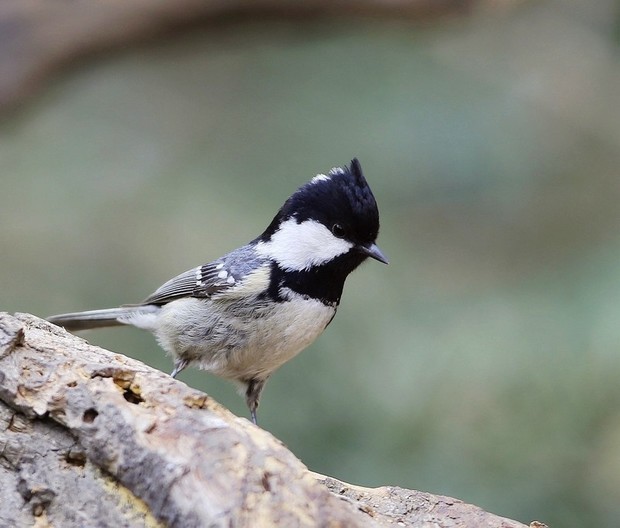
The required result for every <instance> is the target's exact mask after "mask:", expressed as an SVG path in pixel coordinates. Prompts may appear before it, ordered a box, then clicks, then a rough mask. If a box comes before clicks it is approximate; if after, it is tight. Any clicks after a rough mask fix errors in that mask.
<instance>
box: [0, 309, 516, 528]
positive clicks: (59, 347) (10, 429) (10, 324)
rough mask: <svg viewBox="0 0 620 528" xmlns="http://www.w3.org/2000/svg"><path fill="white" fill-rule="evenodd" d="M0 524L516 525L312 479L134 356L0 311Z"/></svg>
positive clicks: (274, 447) (397, 491)
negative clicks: (131, 357)
mask: <svg viewBox="0 0 620 528" xmlns="http://www.w3.org/2000/svg"><path fill="white" fill-rule="evenodd" d="M0 489H1V490H2V500H1V501H0V526H12V527H22V526H36V527H39V528H43V527H46V526H50V527H51V526H54V527H60V526H62V527H63V528H71V527H78V526H79V527H82V526H114V527H116V528H117V527H139V526H170V527H183V528H192V527H203V526H235V527H245V526H247V527H260V526H286V527H296V526H361V527H365V526H414V527H425V528H426V527H429V528H430V527H435V528H438V527H487V528H500V527H501V528H517V527H521V528H522V527H523V526H524V525H522V524H520V523H517V522H515V521H510V520H508V519H503V518H500V517H497V516H495V515H492V514H489V513H486V512H484V511H483V510H481V509H480V508H477V507H475V506H472V505H469V504H464V503H463V502H461V501H458V500H455V499H450V498H448V497H441V496H435V495H431V494H428V493H422V492H418V491H411V490H405V489H401V488H396V487H382V488H377V489H369V488H361V487H358V486H352V485H349V484H345V483H343V482H340V481H337V480H335V479H332V478H329V477H324V476H321V475H316V474H314V473H311V472H310V471H308V469H307V468H306V467H305V466H304V465H303V464H302V463H301V462H300V461H299V460H298V459H297V458H296V457H295V456H294V455H293V454H292V453H291V452H290V451H288V450H287V449H286V448H285V447H284V446H283V445H282V443H281V442H279V441H278V440H277V439H276V438H274V437H273V436H272V435H270V434H269V433H268V432H266V431H263V430H261V429H260V428H258V427H255V426H253V425H252V424H251V423H250V422H249V421H248V420H246V419H245V418H238V417H236V416H234V415H233V414H231V413H230V412H229V411H227V410H226V409H224V408H223V407H222V406H220V405H219V404H218V403H217V402H215V401H214V400H212V399H211V398H210V397H209V396H207V395H206V394H204V393H202V392H199V391H196V390H194V389H191V388H190V387H188V386H187V385H185V384H184V383H182V382H180V381H176V380H174V379H172V378H171V377H170V376H168V375H166V374H164V373H162V372H159V371H157V370H154V369H152V368H150V367H148V366H146V365H144V364H143V363H140V362H138V361H135V360H133V359H130V358H127V357H125V356H122V355H120V354H115V353H113V352H110V351H108V350H104V349H101V348H98V347H94V346H91V345H89V344H88V343H87V342H86V341H84V340H83V339H80V338H78V337H75V336H73V335H71V334H69V333H67V332H65V331H64V330H62V329H60V328H58V327H56V326H54V325H51V324H49V323H47V322H46V321H43V320H41V319H38V318H36V317H34V316H31V315H27V314H16V315H15V316H13V315H9V314H7V313H0Z"/></svg>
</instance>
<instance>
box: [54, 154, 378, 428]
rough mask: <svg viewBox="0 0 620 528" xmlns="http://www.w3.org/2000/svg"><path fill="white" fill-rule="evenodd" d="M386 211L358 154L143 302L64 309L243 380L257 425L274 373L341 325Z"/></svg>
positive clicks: (72, 326) (74, 320)
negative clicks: (337, 320) (241, 239)
mask: <svg viewBox="0 0 620 528" xmlns="http://www.w3.org/2000/svg"><path fill="white" fill-rule="evenodd" d="M378 232H379V211H378V209H377V203H376V201H375V198H374V196H373V194H372V191H371V190H370V187H369V186H368V183H367V182H366V179H365V178H364V175H363V174H362V168H361V166H360V163H359V161H358V160H357V159H354V160H352V161H351V164H350V166H345V167H336V168H333V169H332V170H330V171H329V173H328V174H319V175H317V176H315V177H314V178H312V180H310V181H309V182H308V183H306V184H305V185H303V186H302V187H300V188H299V189H298V190H297V191H296V192H295V193H294V194H293V195H292V196H291V197H290V198H289V199H288V200H286V202H285V203H284V205H283V206H282V207H281V208H280V210H279V211H278V213H277V214H276V216H275V217H274V219H273V220H272V221H271V223H270V224H269V226H268V227H267V229H266V230H265V231H264V232H263V234H262V235H260V236H259V237H258V238H255V239H254V240H252V241H251V242H250V243H249V244H247V245H245V246H242V247H240V248H238V249H235V250H234V251H232V252H230V253H228V254H227V255H224V256H223V257H221V258H219V259H218V260H215V261H213V262H210V263H209V264H205V265H203V266H198V267H197V268H193V269H191V270H189V271H186V272H185V273H181V274H180V275H178V276H177V277H174V278H173V279H171V280H169V281H168V282H166V283H165V284H163V285H162V286H161V287H160V288H159V289H158V290H156V291H155V292H154V293H153V294H152V295H150V296H149V297H147V298H146V299H145V300H144V301H142V302H141V303H140V304H137V305H127V306H122V307H120V308H111V309H106V310H93V311H88V312H77V313H69V314H62V315H55V316H53V317H50V318H49V321H51V322H53V323H55V324H57V325H60V326H63V327H65V328H66V329H67V330H84V329H88V328H99V327H106V326H116V325H133V326H135V327H138V328H142V329H145V330H149V331H150V332H152V333H153V334H154V335H155V337H156V338H157V341H158V342H159V344H160V345H161V347H162V348H163V349H164V350H165V351H166V352H167V353H168V354H170V355H171V356H172V357H173V358H174V370H173V372H172V376H173V377H174V376H176V375H177V374H178V373H179V372H181V371H182V370H183V369H184V368H185V367H187V366H188V365H194V366H196V367H198V368H200V369H203V370H206V371H208V372H211V373H213V374H215V375H217V376H221V377H222V378H225V379H228V380H231V381H233V382H236V383H237V384H239V385H240V386H241V388H242V390H243V392H244V393H245V398H246V403H247V405H248V407H249V409H250V413H251V417H252V421H253V422H254V423H256V410H257V408H258V403H259V399H260V395H261V391H262V390H263V388H264V386H265V383H266V381H267V379H268V378H269V376H270V375H271V374H272V373H273V372H274V371H275V370H276V369H278V368H279V367H280V366H281V365H283V364H284V363H285V362H286V361H288V360H289V359H291V358H293V357H294V356H295V355H297V354H298V353H299V352H300V351H301V350H303V349H304V348H306V347H307V346H308V345H309V344H310V343H312V342H313V341H314V340H315V339H316V338H317V337H318V336H319V335H320V334H321V333H322V332H323V330H325V327H327V325H328V324H329V323H330V322H331V321H332V319H333V318H334V315H335V314H336V309H337V308H338V304H339V302H340V297H341V295H342V289H343V287H344V282H345V279H346V278H347V276H348V275H349V273H351V272H352V271H353V270H354V269H355V268H357V267H358V266H359V265H360V264H361V263H362V262H363V261H364V260H365V259H366V258H367V257H371V258H373V259H376V260H378V261H380V262H384V263H386V264H387V259H386V257H385V256H384V255H383V253H382V252H381V250H380V249H379V248H378V247H377V245H376V244H375V240H376V238H377V234H378Z"/></svg>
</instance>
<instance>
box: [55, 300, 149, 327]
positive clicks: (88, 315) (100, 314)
mask: <svg viewBox="0 0 620 528" xmlns="http://www.w3.org/2000/svg"><path fill="white" fill-rule="evenodd" d="M158 310H159V307H157V306H154V305H145V306H121V307H119V308H107V309H105V310H89V311H88V312H73V313H66V314H59V315H52V316H51V317H48V318H47V320H48V321H49V322H50V323H54V324H55V325H58V326H62V327H64V328H65V329H66V330H69V331H71V332H74V331H76V330H88V329H91V328H105V327H106V326H119V325H124V324H132V323H133V319H135V318H136V317H139V316H141V315H147V314H151V313H154V312H156V311H158Z"/></svg>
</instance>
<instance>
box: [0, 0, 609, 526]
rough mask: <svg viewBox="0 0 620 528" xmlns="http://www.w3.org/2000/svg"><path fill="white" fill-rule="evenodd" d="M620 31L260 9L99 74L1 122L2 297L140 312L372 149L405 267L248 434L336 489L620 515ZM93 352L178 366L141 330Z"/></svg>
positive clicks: (109, 65)
mask: <svg viewBox="0 0 620 528" xmlns="http://www.w3.org/2000/svg"><path fill="white" fill-rule="evenodd" d="M618 22H619V18H618V4H617V2H612V1H601V2H592V3H589V2H588V3H582V4H580V3H578V2H570V1H563V2H562V1H556V2H530V3H528V4H526V6H525V7H523V8H521V9H519V10H516V11H512V12H506V13H505V14H503V15H501V16H497V14H495V15H493V16H491V15H490V14H489V13H485V12H480V13H474V14H472V15H470V16H467V17H465V18H462V19H457V20H448V21H442V22H440V23H436V24H433V25H425V26H415V25H412V24H410V23H406V22H389V21H385V20H383V21H378V20H371V19H365V20H359V19H342V20H337V21H333V22H326V21H325V20H321V21H319V20H314V21H308V22H305V23H300V22H296V23H287V22H284V21H282V22H278V23H275V22H274V23H271V22H267V21H264V20H263V21H261V22H255V23H250V22H246V23H237V24H230V25H228V26H226V27H222V28H213V27H209V28H208V29H205V30H196V31H193V32H192V33H189V34H187V35H186V36H183V37H181V38H175V39H168V40H162V41H161V42H157V43H152V44H151V45H148V46H145V47H143V48H140V49H137V50H135V49H134V50H128V51H127V52H126V53H122V54H116V55H114V56H110V57H107V58H105V57H104V58H101V59H99V60H97V61H95V62H94V63H93V64H89V65H84V66H82V67H80V68H79V69H78V70H77V71H74V72H72V73H71V74H70V75H67V76H65V77H64V78H62V79H59V80H58V81H57V82H56V83H55V85H54V86H53V87H52V89H51V90H49V91H48V92H47V93H46V94H45V95H44V96H42V97H41V98H40V99H39V100H37V101H36V102H35V103H34V104H33V105H31V106H30V107H29V108H28V109H27V110H25V111H23V112H21V113H20V114H18V115H15V116H13V117H12V118H10V119H5V120H4V121H3V122H2V123H0V175H1V176H0V295H1V300H2V304H1V308H2V309H4V310H8V311H28V312H33V313H36V314H39V315H42V316H45V315H50V314H52V313H58V312H63V311H71V310H81V309H90V308H100V307H108V306H116V305H118V304H123V303H128V302H129V303H130V302H136V301H139V300H140V299H142V298H144V297H145V296H146V295H147V294H149V293H150V292H151V291H152V290H154V289H155V288H156V287H157V286H158V285H159V284H161V283H162V282H163V281H165V280H167V279H168V278H170V277H171V276H172V275H174V274H176V273H179V272H181V271H184V270H186V269H189V268H190V267H193V266H195V265H197V264H199V263H203V262H206V261H209V260H211V259H214V258H216V257H218V256H219V255H221V254H223V253H224V252H226V251H228V250H230V249H233V248H234V247H236V246H238V245H240V244H243V243H245V242H247V241H248V240H250V239H251V238H253V237H254V236H256V235H257V234H258V233H259V232H260V231H261V230H262V229H263V228H264V227H265V226H266V225H267V223H268V222H269V220H270V219H271V217H272V215H273V214H274V213H275V211H276V209H277V208H278V207H279V206H280V204H281V203H282V202H283V200H284V199H285V198H286V197H287V196H288V195H289V194H290V193H291V192H292V191H293V190H294V189H295V188H296V187H297V186H298V185H300V184H301V183H303V182H304V181H306V180H307V179H309V178H310V177H312V176H313V175H314V174H315V173H317V172H324V171H326V170H328V169H329V168H330V167H332V166H335V165H340V164H343V163H346V162H348V161H349V160H350V159H351V158H352V157H353V156H358V157H359V158H360V160H361V161H362V165H363V167H364V169H365V172H366V174H367V178H368V180H369V181H370V183H371V185H372V187H373V189H374V191H375V195H376V197H377V200H378V202H379V206H380V210H381V219H382V230H381V234H380V237H379V243H380V246H381V247H382V249H383V250H384V251H385V253H386V254H387V255H388V256H389V257H390V259H391V263H390V265H389V266H388V267H385V266H382V265H380V264H377V263H374V262H371V263H368V264H365V265H364V266H363V267H362V268H361V269H359V270H358V271H357V272H356V273H355V274H354V275H353V276H351V278H350V279H349V281H348V283H347V286H346V288H345V295H344V299H343V303H342V305H341V308H340V311H339V313H338V316H337V317H336V319H335V321H334V323H333V324H332V325H331V326H330V327H329V329H328V330H327V332H326V333H325V334H324V335H323V336H322V337H321V338H320V339H319V341H318V342H316V343H315V344H314V345H313V346H312V347H310V348H309V349H308V350H306V351H305V352H304V353H302V354H301V355H300V356H299V357H298V358H296V359H295V360H294V361H292V362H291V363H289V364H287V365H286V366H285V367H283V368H282V369H281V371H279V372H278V373H277V374H276V375H275V376H274V377H273V379H272V380H271V381H270V383H269V385H268V387H267V389H266V391H265V395H264V399H263V404H262V406H261V409H260V419H261V425H262V426H263V427H264V428H265V429H267V430H269V431H271V432H272V433H273V434H274V435H275V436H277V437H278V438H280V439H282V440H283V441H284V442H285V443H286V444H287V445H288V446H289V448H290V449H291V450H292V451H293V452H294V453H296V454H297V455H298V456H299V457H300V458H301V459H302V460H303V461H304V462H305V463H306V464H307V465H308V466H309V467H310V468H311V469H313V470H316V471H318V472H322V473H326V474H329V475H332V476H335V477H338V478H341V479H344V480H347V481H351V482H355V483H359V484H362V485H368V486H377V485H382V484H388V483H389V484H396V485H401V486H405V487H411V488H416V489H421V490H427V491H432V492H435V493H440V494H445V495H452V496H456V497H459V498H461V499H463V500H465V501H468V502H473V503H476V504H478V505H480V506H482V507H484V508H485V509H488V510H490V511H493V512H496V513H499V514H501V515H504V516H507V517H512V518H516V519H519V520H521V521H523V522H525V523H528V522H529V521H530V520H532V519H540V520H543V521H545V522H547V523H549V524H550V525H551V526H556V527H565V528H566V527H582V526H610V527H612V526H618V525H620V410H619V409H620V405H619V403H620V383H619V381H618V380H619V379H620V229H619V228H620V206H619V203H620V177H619V166H620V149H619V147H620V115H619V114H620V112H619V104H620V90H619V88H620V82H619V80H620V61H619V52H618V51H619V50H618V39H617V36H618V34H619V32H618V27H619V24H618ZM84 337H86V338H87V339H89V340H90V341H91V342H94V343H97V344H100V345H102V346H104V347H107V348H111V349H113V350H117V351H119V352H122V353H126V354H128V355H131V356H134V357H137V358H139V359H141V360H143V361H145V362H147V363H149V364H151V365H153V366H155V367H157V368H160V369H163V370H165V371H169V370H170V369H171V363H170V361H169V359H167V358H166V357H165V356H164V354H163V352H162V351H161V350H160V349H159V348H158V347H157V345H156V344H155V342H154V340H153V339H152V338H151V336H149V335H147V334H144V333H141V332H139V331H137V330H132V329H117V330H108V331H98V332H91V333H87V334H85V335H84ZM181 379H182V380H183V381H185V382H187V383H188V384H190V385H192V386H194V387H197V388H200V389H203V390H205V391H207V392H208V393H209V394H211V395H213V396H214V397H215V398H217V399H218V400H219V401H221V402H222V403H224V404H225V405H227V406H229V407H230V408H231V409H232V410H233V412H235V413H237V414H240V415H244V416H245V415H246V414H247V411H246V409H245V407H244V404H243V401H242V399H241V398H239V397H238V396H237V395H236V394H235V391H234V389H233V388H232V387H231V386H229V385H228V384H226V383H224V382H222V381H220V380H217V379H214V378H213V377H211V376H209V375H206V374H203V373H200V372H197V371H186V372H185V373H184V374H183V375H182V376H181Z"/></svg>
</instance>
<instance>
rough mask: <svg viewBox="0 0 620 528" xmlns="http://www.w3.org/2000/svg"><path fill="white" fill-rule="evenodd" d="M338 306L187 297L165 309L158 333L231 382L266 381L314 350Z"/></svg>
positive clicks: (166, 344) (173, 350) (176, 350)
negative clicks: (250, 307)
mask: <svg viewBox="0 0 620 528" xmlns="http://www.w3.org/2000/svg"><path fill="white" fill-rule="evenodd" d="M335 312H336V308H335V306H326V305H325V304H323V303H321V302H319V301H316V300H313V299H304V298H302V297H301V296H294V297H293V298H292V299H291V300H290V301H287V302H282V303H277V304H275V305H271V306H259V307H258V308H257V309H254V310H252V311H249V310H248V308H247V305H245V304H239V305H235V304H223V303H217V302H212V301H209V300H204V299H194V298H186V299H179V300H178V301H174V302H172V303H170V304H168V305H166V306H164V307H163V308H162V310H161V312H160V313H159V316H158V321H157V323H158V324H157V325H156V326H157V328H156V329H154V330H153V331H154V334H155V336H156V337H157V339H158V341H159V343H160V344H161V346H162V347H163V348H164V349H165V350H166V351H167V352H168V353H169V354H171V355H173V356H174V357H181V358H184V359H187V360H188V361H189V362H190V364H193V365H194V366H197V367H199V368H201V369H203V370H207V371H209V372H212V373H213V374H216V375H218V376H221V377H223V378H227V379H231V380H249V379H254V378H256V379H266V378H267V377H268V376H269V375H270V374H271V373H272V372H274V371H275V370H276V369H277V368H278V367H280V366H282V365H283V364H284V363H286V362H287V361H288V360H290V359H291V358H293V357H294V356H296V355H297V354H298V353H299V352H301V351H302V350H303V349H304V348H306V347H307V346H308V345H310V344H311V343H312V342H313V341H314V340H315V339H316V338H317V337H318V336H319V335H320V334H321V333H322V332H323V330H325V327H326V326H327V325H328V324H329V322H330V321H331V320H332V318H333V317H334V314H335Z"/></svg>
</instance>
